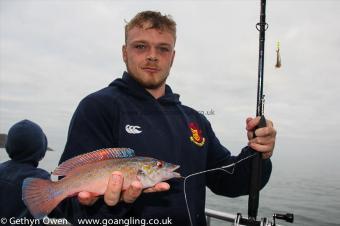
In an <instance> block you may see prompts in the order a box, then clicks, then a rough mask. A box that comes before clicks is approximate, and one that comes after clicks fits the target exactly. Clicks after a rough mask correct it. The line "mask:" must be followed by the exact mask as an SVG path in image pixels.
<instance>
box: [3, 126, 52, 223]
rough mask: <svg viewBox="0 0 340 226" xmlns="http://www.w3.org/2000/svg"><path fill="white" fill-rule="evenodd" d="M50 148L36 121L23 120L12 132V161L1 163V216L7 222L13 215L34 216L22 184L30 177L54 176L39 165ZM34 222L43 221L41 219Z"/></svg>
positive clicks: (9, 143) (9, 146) (9, 150)
mask: <svg viewBox="0 0 340 226" xmlns="http://www.w3.org/2000/svg"><path fill="white" fill-rule="evenodd" d="M46 149H47V139H46V136H45V134H44V132H43V131H42V129H41V128H40V126H39V125H37V124H36V123H34V122H32V121H29V120H22V121H20V122H18V123H16V124H14V125H13V126H12V127H11V128H10V130H9V131H8V136H7V140H6V151H7V153H8V155H9V157H10V158H11V160H9V161H6V162H4V163H2V164H0V216H1V217H5V218H6V219H7V225H10V218H12V219H18V220H20V219H21V220H24V219H34V217H33V216H32V215H31V214H30V212H29V211H28V209H27V207H26V206H25V204H24V203H23V201H22V198H21V194H22V193H21V186H22V182H23V180H24V179H25V178H27V177H38V178H43V179H49V178H50V175H49V173H47V172H46V171H45V170H43V169H39V168H37V166H38V162H39V161H40V160H41V159H42V158H43V157H44V156H45V153H46ZM12 222H13V221H12ZM22 222H26V223H27V222H29V221H22ZM30 222H34V224H35V225H40V223H41V224H42V222H40V221H30Z"/></svg>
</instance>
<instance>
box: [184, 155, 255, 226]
mask: <svg viewBox="0 0 340 226" xmlns="http://www.w3.org/2000/svg"><path fill="white" fill-rule="evenodd" d="M255 155H256V154H252V155H249V156H247V157H245V158H243V159H240V160H238V161H237V162H234V163H231V164H229V165H226V166H221V167H217V168H213V169H208V170H203V171H199V172H196V173H192V174H189V175H188V176H186V177H183V178H184V182H183V191H184V199H185V205H186V207H187V212H188V215H189V220H190V225H191V226H193V224H192V220H191V214H190V209H189V204H188V199H187V192H186V190H185V189H186V182H187V179H189V178H190V177H193V176H197V175H200V174H204V173H208V172H212V171H217V170H222V171H224V172H226V173H229V174H234V170H235V166H236V165H237V164H239V163H240V162H243V161H244V160H247V159H249V158H251V157H254V156H255ZM231 167H232V170H231V171H228V170H227V169H228V168H231Z"/></svg>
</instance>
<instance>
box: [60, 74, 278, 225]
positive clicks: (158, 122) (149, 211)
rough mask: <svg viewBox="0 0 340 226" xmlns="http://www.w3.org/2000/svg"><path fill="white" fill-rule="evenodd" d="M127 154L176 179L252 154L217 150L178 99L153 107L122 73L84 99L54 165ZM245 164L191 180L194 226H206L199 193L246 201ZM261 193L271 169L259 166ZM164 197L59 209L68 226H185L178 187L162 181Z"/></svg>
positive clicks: (207, 129) (206, 127)
mask: <svg viewBox="0 0 340 226" xmlns="http://www.w3.org/2000/svg"><path fill="white" fill-rule="evenodd" d="M108 147H129V148H132V149H134V150H135V153H136V155H138V156H149V157H153V158H157V159H162V160H164V161H167V162H170V163H174V164H178V165H180V166H181V167H180V168H179V170H177V171H178V172H179V173H180V174H181V175H182V176H187V175H189V174H192V173H195V172H199V171H202V170H207V169H211V168H216V167H219V166H223V165H227V164H230V163H232V162H235V161H237V160H238V159H241V158H244V157H246V156H248V155H250V154H251V151H250V150H249V148H247V147H245V148H244V149H243V150H242V151H241V153H240V154H239V155H238V156H231V154H230V152H229V151H228V150H227V149H226V148H225V147H224V146H222V145H221V144H220V142H219V140H218V139H217V138H216V136H215V134H214V132H213V130H212V128H211V125H210V123H209V122H208V120H207V119H206V118H205V117H204V116H203V115H202V114H200V113H198V112H197V111H195V110H193V109H192V108H190V107H187V106H184V105H182V104H181V102H180V101H179V95H177V94H174V93H173V92H172V90H171V88H170V87H169V86H166V90H165V95H164V96H162V97H160V98H159V99H155V98H154V97H153V96H152V95H151V94H150V93H148V92H147V91H146V90H145V89H144V88H143V87H142V86H140V85H139V84H138V83H137V82H136V81H135V80H134V79H133V78H132V77H131V76H129V75H128V74H127V73H124V75H123V78H122V79H116V80H115V81H114V82H112V83H111V84H110V85H109V86H108V87H106V88H104V89H102V90H99V91H97V92H95V93H93V94H90V95H89V96H87V97H85V98H84V99H83V100H82V101H81V102H80V104H79V106H78V108H77V110H76V111H75V113H74V115H73V118H72V120H71V123H70V128H69V133H68V139H67V143H66V147H65V150H64V153H63V155H62V157H61V160H60V162H63V161H65V160H67V159H69V158H72V157H74V156H76V155H79V154H83V153H86V152H90V151H93V150H96V149H100V148H108ZM249 163H250V161H249V160H246V161H244V162H242V163H240V164H238V165H237V166H236V168H235V171H234V174H232V175H231V174H229V173H227V172H223V171H215V172H212V173H208V174H204V175H200V176H196V177H192V178H190V179H189V180H188V181H187V188H186V190H187V197H188V203H189V208H190V212H191V216H192V220H193V223H194V225H206V221H205V215H204V208H205V189H206V186H208V187H209V188H210V189H211V190H212V191H213V192H215V193H216V194H219V195H224V196H229V197H236V196H240V195H246V194H248V182H249V170H250V167H249ZM263 166H264V168H263V179H262V181H263V184H262V186H264V185H265V184H266V183H267V182H268V180H269V177H270V173H271V161H270V160H265V161H264V164H263ZM169 183H170V186H171V188H170V190H169V191H167V192H160V193H150V194H142V195H141V196H140V197H139V198H138V199H137V200H136V201H135V202H134V203H133V204H125V203H119V204H118V205H116V206H114V207H108V206H106V205H105V203H104V202H103V200H102V199H100V200H99V201H97V202H96V203H95V204H94V205H93V206H91V207H85V206H82V205H80V204H79V203H78V202H77V199H76V198H72V199H71V200H67V201H65V202H63V204H62V205H63V206H64V209H65V210H66V209H67V211H66V212H65V213H66V215H67V216H66V217H67V219H68V220H70V221H71V222H72V223H73V224H77V221H76V219H79V218H129V217H131V216H133V217H135V218H141V219H150V218H159V219H165V218H167V217H170V218H171V219H172V225H182V226H183V225H189V216H188V213H187V210H186V205H185V200H184V193H183V180H181V179H172V180H170V181H169Z"/></svg>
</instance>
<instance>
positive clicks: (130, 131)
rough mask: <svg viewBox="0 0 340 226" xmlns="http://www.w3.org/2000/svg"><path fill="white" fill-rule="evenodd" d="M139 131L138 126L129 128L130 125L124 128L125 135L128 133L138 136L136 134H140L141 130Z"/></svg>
mask: <svg viewBox="0 0 340 226" xmlns="http://www.w3.org/2000/svg"><path fill="white" fill-rule="evenodd" d="M139 129H141V127H140V126H131V125H126V126H125V131H126V132H127V133H130V134H138V133H141V132H142V130H139Z"/></svg>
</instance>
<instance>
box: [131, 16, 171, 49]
mask: <svg viewBox="0 0 340 226" xmlns="http://www.w3.org/2000/svg"><path fill="white" fill-rule="evenodd" d="M146 25H147V26H146ZM134 27H140V28H144V29H157V30H160V31H167V32H170V33H171V34H172V35H173V36H174V38H175V40H176V22H175V21H174V20H173V19H172V17H171V16H170V15H162V14H161V13H160V12H155V11H143V12H140V13H138V14H137V15H136V16H135V17H134V18H132V19H131V20H130V21H129V22H128V23H127V24H126V25H125V42H126V41H127V36H128V31H129V30H131V29H132V28H134Z"/></svg>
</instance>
